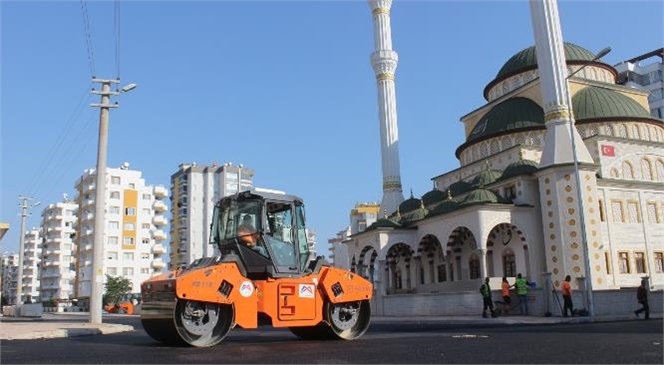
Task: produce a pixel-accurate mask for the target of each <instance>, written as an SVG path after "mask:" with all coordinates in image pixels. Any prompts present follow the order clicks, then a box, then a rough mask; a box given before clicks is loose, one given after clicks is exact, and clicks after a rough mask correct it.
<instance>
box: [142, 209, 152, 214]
mask: <svg viewBox="0 0 664 365" xmlns="http://www.w3.org/2000/svg"><path fill="white" fill-rule="evenodd" d="M141 212H142V214H143V215H150V209H148V208H143V210H141Z"/></svg>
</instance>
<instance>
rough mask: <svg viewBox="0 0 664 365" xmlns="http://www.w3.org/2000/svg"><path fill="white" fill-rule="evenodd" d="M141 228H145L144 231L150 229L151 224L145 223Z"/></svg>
mask: <svg viewBox="0 0 664 365" xmlns="http://www.w3.org/2000/svg"><path fill="white" fill-rule="evenodd" d="M141 228H143V229H150V223H143V224H141Z"/></svg>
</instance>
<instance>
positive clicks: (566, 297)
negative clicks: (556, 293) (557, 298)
mask: <svg viewBox="0 0 664 365" xmlns="http://www.w3.org/2000/svg"><path fill="white" fill-rule="evenodd" d="M570 280H572V278H571V277H570V276H569V275H567V276H565V280H564V281H563V283H562V284H561V285H560V291H561V292H562V293H563V317H567V309H569V315H570V316H571V315H572V314H574V305H573V304H572V286H571V285H570V284H569V281H570Z"/></svg>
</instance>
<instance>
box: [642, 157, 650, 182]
mask: <svg viewBox="0 0 664 365" xmlns="http://www.w3.org/2000/svg"><path fill="white" fill-rule="evenodd" d="M641 177H642V178H643V180H652V166H651V165H650V161H648V159H646V158H643V159H641Z"/></svg>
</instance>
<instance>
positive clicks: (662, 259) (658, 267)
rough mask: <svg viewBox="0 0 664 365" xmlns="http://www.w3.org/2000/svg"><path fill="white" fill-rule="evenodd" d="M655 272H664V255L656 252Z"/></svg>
mask: <svg viewBox="0 0 664 365" xmlns="http://www.w3.org/2000/svg"><path fill="white" fill-rule="evenodd" d="M655 272H657V273H663V272H664V253H662V252H655Z"/></svg>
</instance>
